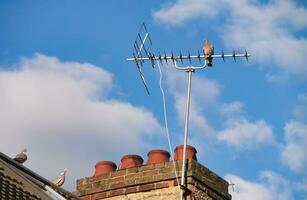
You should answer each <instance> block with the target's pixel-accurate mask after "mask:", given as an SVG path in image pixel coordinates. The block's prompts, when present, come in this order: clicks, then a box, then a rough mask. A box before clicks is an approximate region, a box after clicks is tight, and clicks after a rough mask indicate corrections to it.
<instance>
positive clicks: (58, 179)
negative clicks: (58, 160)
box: [53, 169, 67, 187]
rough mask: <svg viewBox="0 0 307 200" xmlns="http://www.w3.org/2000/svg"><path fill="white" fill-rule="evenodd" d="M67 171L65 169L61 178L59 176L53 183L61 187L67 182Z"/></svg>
mask: <svg viewBox="0 0 307 200" xmlns="http://www.w3.org/2000/svg"><path fill="white" fill-rule="evenodd" d="M66 171H67V170H66V169H64V170H63V171H62V172H61V173H60V175H59V176H57V177H56V178H55V179H54V180H53V183H54V184H55V185H56V186H58V187H61V186H62V185H63V184H64V182H65V174H66Z"/></svg>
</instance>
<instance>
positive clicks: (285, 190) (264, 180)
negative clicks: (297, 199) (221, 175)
mask: <svg viewBox="0 0 307 200" xmlns="http://www.w3.org/2000/svg"><path fill="white" fill-rule="evenodd" d="M225 179H226V180H228V181H230V182H232V183H234V184H235V185H234V191H233V190H232V188H231V187H230V188H229V191H230V193H231V195H232V198H233V199H236V200H246V199H248V200H258V199H261V200H275V199H279V200H290V199H293V198H292V191H291V187H289V186H290V184H289V183H288V181H286V180H285V179H284V178H283V177H281V176H280V175H279V174H277V173H275V172H273V171H263V172H261V174H260V180H259V181H257V182H256V181H248V180H245V179H243V178H241V177H239V176H236V175H232V174H228V175H226V176H225Z"/></svg>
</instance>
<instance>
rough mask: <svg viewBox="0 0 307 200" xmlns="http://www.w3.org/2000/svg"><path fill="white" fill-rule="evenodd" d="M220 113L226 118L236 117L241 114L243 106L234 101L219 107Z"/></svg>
mask: <svg viewBox="0 0 307 200" xmlns="http://www.w3.org/2000/svg"><path fill="white" fill-rule="evenodd" d="M220 110H221V113H223V114H225V115H227V116H230V117H231V116H236V115H242V113H243V104H242V103H241V102H239V101H234V102H231V103H224V104H222V105H221V108H220Z"/></svg>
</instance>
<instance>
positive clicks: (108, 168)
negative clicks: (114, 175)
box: [94, 161, 116, 176]
mask: <svg viewBox="0 0 307 200" xmlns="http://www.w3.org/2000/svg"><path fill="white" fill-rule="evenodd" d="M115 170H116V164H115V163H114V162H112V161H100V162H98V163H96V165H95V174H94V176H98V175H100V174H107V173H110V172H114V171H115Z"/></svg>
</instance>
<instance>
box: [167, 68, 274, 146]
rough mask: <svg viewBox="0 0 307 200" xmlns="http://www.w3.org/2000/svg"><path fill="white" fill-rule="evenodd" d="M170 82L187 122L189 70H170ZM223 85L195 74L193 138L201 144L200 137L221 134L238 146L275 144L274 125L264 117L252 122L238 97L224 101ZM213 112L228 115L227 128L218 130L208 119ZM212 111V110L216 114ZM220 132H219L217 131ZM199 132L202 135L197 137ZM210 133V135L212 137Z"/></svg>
mask: <svg viewBox="0 0 307 200" xmlns="http://www.w3.org/2000/svg"><path fill="white" fill-rule="evenodd" d="M166 81H167V85H168V87H169V89H170V92H171V93H172V94H173V95H174V100H175V109H176V112H177V113H178V117H179V119H180V121H181V122H182V123H183V122H184V117H185V109H186V92H187V91H186V90H187V86H186V83H187V74H186V73H182V72H180V71H179V72H178V71H172V72H171V73H167V79H166ZM220 93H221V86H220V84H219V83H218V82H217V81H215V80H212V79H208V78H206V77H204V76H201V77H200V76H193V80H192V95H191V104H190V130H191V133H192V134H191V135H190V140H191V141H193V142H194V143H195V145H197V146H200V147H201V146H202V145H201V144H200V143H201V142H200V141H203V140H202V139H199V138H205V139H206V140H205V141H207V142H208V139H209V138H211V139H213V138H215V137H216V138H217V139H218V140H219V141H222V142H225V143H226V144H228V145H230V146H235V147H237V148H255V147H258V146H259V145H263V144H267V145H271V144H275V139H274V136H273V132H272V128H271V126H270V125H268V124H267V123H266V122H265V121H264V120H258V121H255V122H250V121H248V120H247V119H246V117H245V116H244V110H243V104H242V103H241V102H238V101H234V102H231V103H221V102H220ZM210 111H211V112H212V113H215V114H216V113H221V114H222V116H225V118H226V119H225V121H223V122H222V125H223V126H224V129H222V130H219V131H217V130H216V128H214V127H213V125H212V124H211V123H212V122H210V121H209V120H208V117H209V116H210V114H208V113H210ZM212 113H211V114H212ZM215 133H217V134H215ZM195 136H197V138H198V139H195ZM208 136H209V137H208Z"/></svg>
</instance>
